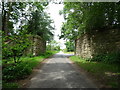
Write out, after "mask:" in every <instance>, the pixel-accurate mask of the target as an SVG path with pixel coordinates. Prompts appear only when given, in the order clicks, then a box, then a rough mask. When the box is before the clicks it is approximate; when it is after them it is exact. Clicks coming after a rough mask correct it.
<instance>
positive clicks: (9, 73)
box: [2, 62, 32, 81]
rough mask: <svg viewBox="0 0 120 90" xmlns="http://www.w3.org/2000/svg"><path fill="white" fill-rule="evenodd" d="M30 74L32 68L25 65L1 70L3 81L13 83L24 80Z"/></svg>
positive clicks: (16, 65) (21, 64) (20, 64)
mask: <svg viewBox="0 0 120 90" xmlns="http://www.w3.org/2000/svg"><path fill="white" fill-rule="evenodd" d="M31 72H32V68H31V67H30V66H29V65H28V64H26V63H22V62H21V63H18V64H14V65H9V66H7V67H5V68H3V73H2V74H3V80H5V81H13V80H16V79H22V78H25V77H26V76H27V75H29V74H30V73H31Z"/></svg>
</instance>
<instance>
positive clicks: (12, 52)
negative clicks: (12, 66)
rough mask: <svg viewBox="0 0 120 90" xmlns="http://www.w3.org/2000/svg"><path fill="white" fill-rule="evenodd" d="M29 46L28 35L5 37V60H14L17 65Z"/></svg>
mask: <svg viewBox="0 0 120 90" xmlns="http://www.w3.org/2000/svg"><path fill="white" fill-rule="evenodd" d="M29 45H30V42H29V39H28V35H24V33H20V34H19V35H17V34H15V35H12V36H9V37H8V36H5V37H3V47H2V51H3V59H10V58H13V60H14V62H15V63H17V62H18V61H19V59H20V57H21V56H22V55H23V54H24V51H25V50H26V49H27V47H28V46H29Z"/></svg>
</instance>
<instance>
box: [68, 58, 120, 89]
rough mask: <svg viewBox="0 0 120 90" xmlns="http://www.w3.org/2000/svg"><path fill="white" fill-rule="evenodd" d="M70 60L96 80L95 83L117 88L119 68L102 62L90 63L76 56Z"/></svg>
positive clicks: (119, 74)
mask: <svg viewBox="0 0 120 90" xmlns="http://www.w3.org/2000/svg"><path fill="white" fill-rule="evenodd" d="M70 59H71V60H72V61H74V62H75V63H76V64H78V65H79V66H80V67H81V68H83V69H84V70H85V71H87V72H88V73H89V74H90V76H92V77H93V78H96V81H97V82H98V83H100V84H102V87H112V88H118V87H119V82H120V80H119V79H118V77H119V76H120V66H118V65H116V64H105V63H102V62H90V61H86V60H85V59H82V58H80V57H78V56H71V57H70Z"/></svg>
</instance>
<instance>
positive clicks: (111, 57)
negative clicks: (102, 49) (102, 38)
mask: <svg viewBox="0 0 120 90" xmlns="http://www.w3.org/2000/svg"><path fill="white" fill-rule="evenodd" d="M88 60H89V61H97V62H100V61H101V62H105V63H111V64H112V63H116V64H120V52H116V53H109V54H99V55H96V56H94V57H93V58H92V59H88Z"/></svg>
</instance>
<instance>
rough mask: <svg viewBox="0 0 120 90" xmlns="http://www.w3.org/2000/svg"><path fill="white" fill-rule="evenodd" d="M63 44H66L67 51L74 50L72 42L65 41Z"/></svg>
mask: <svg viewBox="0 0 120 90" xmlns="http://www.w3.org/2000/svg"><path fill="white" fill-rule="evenodd" d="M65 45H66V49H67V52H73V51H74V48H75V45H74V42H72V41H67V42H66V43H65Z"/></svg>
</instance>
